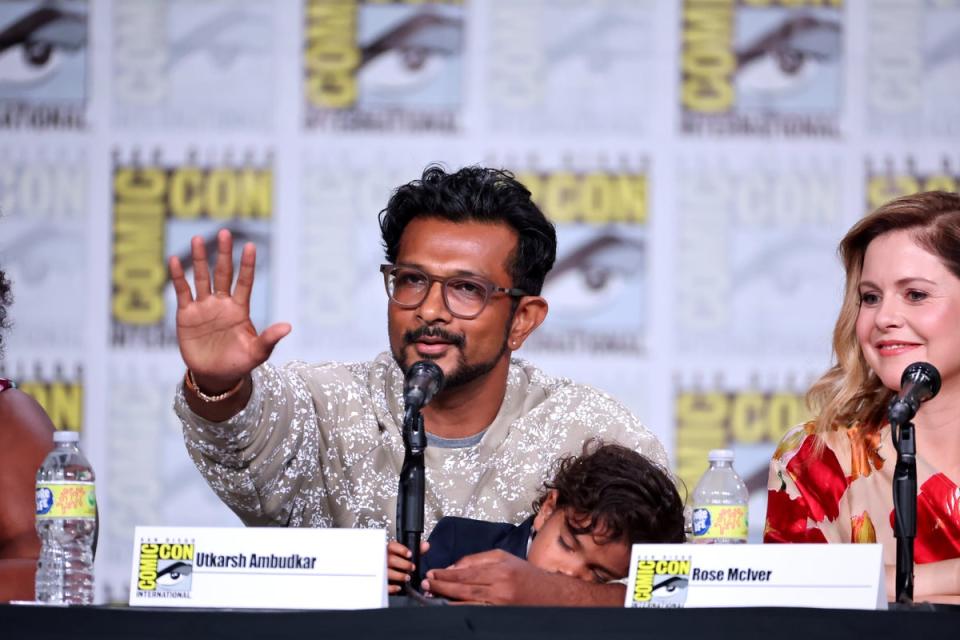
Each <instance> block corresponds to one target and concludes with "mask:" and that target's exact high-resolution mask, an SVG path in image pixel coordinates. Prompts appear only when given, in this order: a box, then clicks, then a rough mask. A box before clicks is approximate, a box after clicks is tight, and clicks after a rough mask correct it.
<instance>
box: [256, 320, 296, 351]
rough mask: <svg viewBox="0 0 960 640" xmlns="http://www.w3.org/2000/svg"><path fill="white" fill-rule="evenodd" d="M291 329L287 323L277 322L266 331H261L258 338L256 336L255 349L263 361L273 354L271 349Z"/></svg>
mask: <svg viewBox="0 0 960 640" xmlns="http://www.w3.org/2000/svg"><path fill="white" fill-rule="evenodd" d="M292 329H293V327H292V326H290V323H289V322H278V323H276V324H272V325H270V326H269V327H267V328H266V329H264V330H263V333H261V334H260V335H259V336H257V338H256V340H257V347H258V349H259V351H260V354H259V355H260V356H262V358H263V359H264V360H266V359H267V358H269V357H270V354H271V353H272V352H273V348H274V347H276V346H277V343H278V342H280V340H282V339H283V338H284V337H286V336H287V334H289V333H290V331H291V330H292Z"/></svg>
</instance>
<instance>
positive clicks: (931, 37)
mask: <svg viewBox="0 0 960 640" xmlns="http://www.w3.org/2000/svg"><path fill="white" fill-rule="evenodd" d="M864 10H865V12H866V23H865V25H866V26H865V29H864V38H865V39H866V53H867V55H866V57H865V63H866V69H865V73H863V79H864V82H865V83H866V84H865V90H864V91H863V92H861V93H862V95H863V96H864V98H865V100H866V107H867V108H866V115H867V130H868V131H870V132H871V134H874V135H876V134H893V135H901V136H915V135H932V136H945V135H948V136H956V135H958V134H960V82H957V79H958V78H960V46H958V45H957V43H958V42H960V2H958V0H927V1H926V2H920V1H919V0H918V1H916V2H868V3H866V4H865V5H864Z"/></svg>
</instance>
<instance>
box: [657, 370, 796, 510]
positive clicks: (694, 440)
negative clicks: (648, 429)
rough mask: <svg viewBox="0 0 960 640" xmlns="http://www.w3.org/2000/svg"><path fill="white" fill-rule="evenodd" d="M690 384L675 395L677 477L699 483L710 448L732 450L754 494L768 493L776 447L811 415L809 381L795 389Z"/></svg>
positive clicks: (794, 383)
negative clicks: (806, 392)
mask: <svg viewBox="0 0 960 640" xmlns="http://www.w3.org/2000/svg"><path fill="white" fill-rule="evenodd" d="M691 386H692V387H693V388H686V389H678V390H677V391H676V396H675V405H674V414H675V415H676V430H675V433H676V438H677V440H676V448H675V449H674V450H675V454H674V455H675V456H676V460H675V467H674V469H675V472H676V474H677V476H678V477H679V478H680V479H681V481H682V482H683V483H684V484H685V485H686V486H688V487H695V486H696V485H697V481H698V480H699V479H700V476H701V475H703V472H704V471H706V470H707V466H708V463H707V454H708V453H709V452H710V450H711V449H722V448H731V449H734V450H735V451H736V452H737V462H736V467H737V472H738V473H739V474H740V477H741V478H743V481H744V483H745V484H746V485H747V489H748V490H749V491H750V493H751V495H757V494H762V495H766V491H767V476H768V473H769V469H768V467H769V462H770V452H771V450H772V448H773V447H774V446H775V445H776V443H777V442H779V441H780V439H781V438H782V437H783V435H784V434H785V433H786V432H787V431H788V430H789V429H791V428H793V427H795V426H796V425H798V424H801V423H803V422H804V421H805V420H807V419H808V418H809V415H810V412H809V409H807V407H806V403H805V401H804V392H803V389H805V388H806V387H807V386H809V384H808V379H807V378H800V377H796V378H795V379H794V382H793V384H792V385H790V386H795V387H796V389H791V388H784V389H779V390H773V391H767V390H762V389H757V388H746V389H738V390H735V391H726V390H723V389H721V388H706V389H704V388H699V386H700V385H699V384H693V385H691ZM784 386H787V385H784Z"/></svg>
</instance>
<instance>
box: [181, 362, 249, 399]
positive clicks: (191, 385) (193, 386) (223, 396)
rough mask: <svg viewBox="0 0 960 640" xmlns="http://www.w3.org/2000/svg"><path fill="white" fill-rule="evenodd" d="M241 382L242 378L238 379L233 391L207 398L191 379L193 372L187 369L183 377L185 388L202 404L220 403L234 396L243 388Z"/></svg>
mask: <svg viewBox="0 0 960 640" xmlns="http://www.w3.org/2000/svg"><path fill="white" fill-rule="evenodd" d="M243 381H244V378H240V382H238V383H237V384H236V386H235V387H233V389H230V390H229V391H224V392H223V393H218V394H217V395H215V396H208V395H207V394H205V393H204V392H203V391H200V387H198V386H197V381H196V380H194V379H193V371H190V369H187V373H186V375H185V376H184V377H183V383H184V384H185V385H186V386H187V389H190V391H192V392H193V393H194V394H196V396H197V397H198V398H200V399H201V400H203V401H204V402H220V401H221V400H226V399H227V398H230V397H232V396H235V395H236V394H237V392H238V391H240V387H242V386H243Z"/></svg>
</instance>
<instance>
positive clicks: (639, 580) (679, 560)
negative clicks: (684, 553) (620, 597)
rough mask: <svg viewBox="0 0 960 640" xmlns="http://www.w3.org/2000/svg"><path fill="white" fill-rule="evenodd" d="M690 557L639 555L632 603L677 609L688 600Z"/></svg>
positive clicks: (643, 606)
mask: <svg viewBox="0 0 960 640" xmlns="http://www.w3.org/2000/svg"><path fill="white" fill-rule="evenodd" d="M690 566H691V559H690V558H689V557H676V558H662V557H643V556H641V557H640V558H637V567H636V579H635V580H634V583H633V584H632V585H631V588H632V592H631V595H632V597H631V599H630V607H635V608H651V609H676V608H680V607H682V606H683V605H684V604H685V603H686V602H687V590H688V588H689V586H690Z"/></svg>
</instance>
